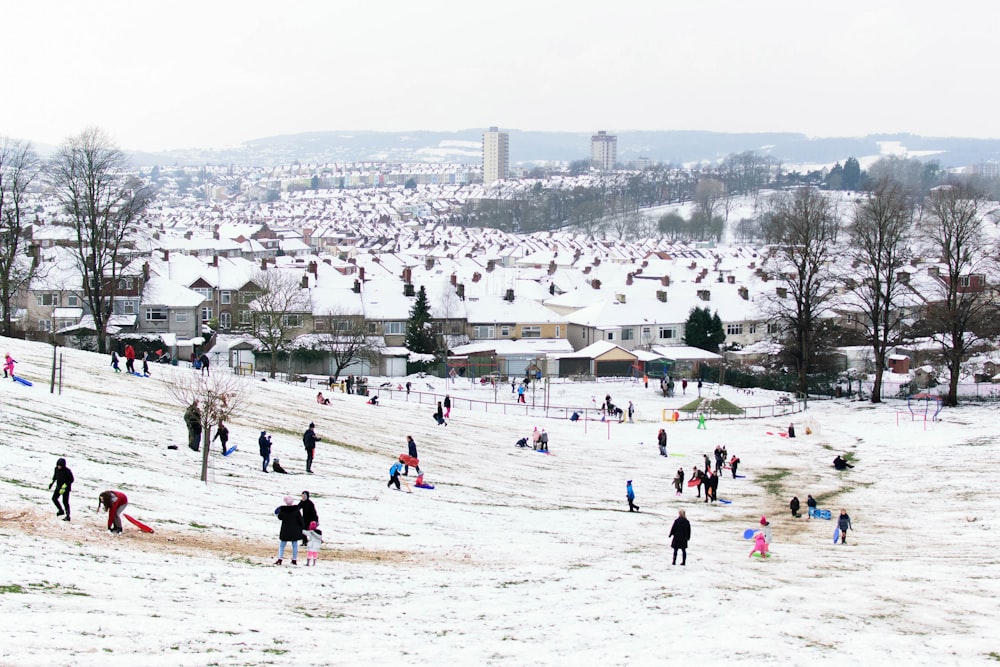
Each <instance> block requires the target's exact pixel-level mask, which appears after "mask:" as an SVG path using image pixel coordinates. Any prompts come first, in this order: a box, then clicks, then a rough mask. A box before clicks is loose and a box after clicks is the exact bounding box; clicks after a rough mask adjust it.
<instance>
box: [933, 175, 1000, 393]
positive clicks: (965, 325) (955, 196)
mask: <svg viewBox="0 0 1000 667" xmlns="http://www.w3.org/2000/svg"><path fill="white" fill-rule="evenodd" d="M987 213H988V212H987V211H986V202H985V201H984V200H983V198H982V196H981V195H980V193H979V192H977V191H976V190H973V189H972V188H970V187H969V186H966V185H961V184H956V185H943V186H940V187H938V188H935V189H934V190H932V191H931V193H930V195H928V197H927V199H926V200H925V201H924V211H923V219H922V220H921V230H922V232H923V234H924V236H925V237H926V238H927V239H929V241H930V244H931V247H932V249H933V251H934V252H935V253H936V254H937V255H938V256H939V257H940V258H941V265H942V268H943V271H941V270H939V271H938V274H937V276H936V281H935V286H936V294H933V295H931V296H930V302H929V303H928V304H927V305H926V307H925V311H924V318H923V323H922V324H923V325H924V326H925V327H926V328H927V330H928V333H930V335H931V336H932V337H933V338H934V340H936V341H937V342H938V344H939V345H940V346H941V352H942V356H943V357H944V361H945V364H946V365H947V367H948V370H949V371H950V373H951V378H950V380H949V382H948V394H947V396H946V397H945V401H944V403H945V405H947V406H955V405H958V380H959V376H960V373H961V370H962V362H963V361H965V359H966V358H967V357H968V356H969V353H970V352H971V351H972V350H973V349H974V348H975V346H976V345H977V344H978V343H979V342H981V341H983V340H985V339H987V338H990V337H992V336H995V335H996V334H997V330H998V326H1000V323H998V319H1000V313H998V312H997V297H996V292H995V290H994V289H992V288H990V287H989V286H987V285H986V277H987V276H988V275H989V276H995V275H996V266H995V264H996V263H995V261H994V260H993V259H991V257H993V256H995V254H996V249H995V248H993V247H988V244H987V242H986V237H985V234H984V231H985V230H984V229H983V218H984V215H986V214H987Z"/></svg>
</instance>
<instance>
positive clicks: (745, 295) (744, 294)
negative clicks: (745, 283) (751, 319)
mask: <svg viewBox="0 0 1000 667" xmlns="http://www.w3.org/2000/svg"><path fill="white" fill-rule="evenodd" d="M736 291H737V292H738V293H739V295H740V298H741V299H743V300H744V301H749V300H750V290H748V289H747V288H746V287H740V288H739V289H738V290H736Z"/></svg>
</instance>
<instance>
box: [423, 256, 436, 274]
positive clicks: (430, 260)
mask: <svg viewBox="0 0 1000 667" xmlns="http://www.w3.org/2000/svg"><path fill="white" fill-rule="evenodd" d="M424 268H425V269H427V270H428V271H430V270H431V269H433V268H434V258H433V257H428V258H427V259H425V260H424Z"/></svg>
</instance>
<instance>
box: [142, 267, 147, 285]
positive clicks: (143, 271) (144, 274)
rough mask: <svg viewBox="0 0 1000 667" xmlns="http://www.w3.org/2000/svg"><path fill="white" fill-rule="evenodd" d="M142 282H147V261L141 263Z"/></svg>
mask: <svg viewBox="0 0 1000 667" xmlns="http://www.w3.org/2000/svg"><path fill="white" fill-rule="evenodd" d="M142 282H144V283H148V282H149V262H143V263H142Z"/></svg>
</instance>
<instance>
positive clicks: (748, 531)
mask: <svg viewBox="0 0 1000 667" xmlns="http://www.w3.org/2000/svg"><path fill="white" fill-rule="evenodd" d="M756 532H757V530H756V529H755V528H747V529H746V530H744V531H743V539H744V540H752V539H753V534H754V533H756Z"/></svg>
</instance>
